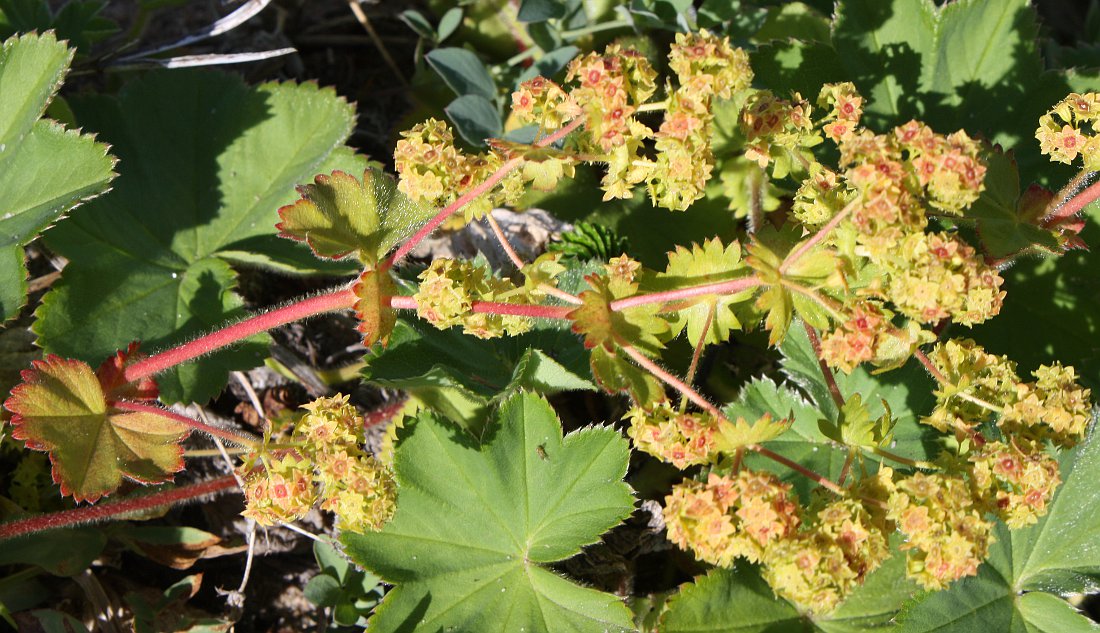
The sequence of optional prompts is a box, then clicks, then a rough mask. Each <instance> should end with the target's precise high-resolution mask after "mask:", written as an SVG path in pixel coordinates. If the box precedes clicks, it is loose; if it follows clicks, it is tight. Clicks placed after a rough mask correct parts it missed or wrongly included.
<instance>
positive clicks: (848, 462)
mask: <svg viewBox="0 0 1100 633" xmlns="http://www.w3.org/2000/svg"><path fill="white" fill-rule="evenodd" d="M855 458H856V449H855V448H849V449H848V456H847V457H845V458H844V465H843V466H841V467H840V476H839V477H837V478H836V485H838V486H843V485H844V480H845V479H847V478H848V471H849V470H850V469H851V468H852V461H853V460H854V459H855Z"/></svg>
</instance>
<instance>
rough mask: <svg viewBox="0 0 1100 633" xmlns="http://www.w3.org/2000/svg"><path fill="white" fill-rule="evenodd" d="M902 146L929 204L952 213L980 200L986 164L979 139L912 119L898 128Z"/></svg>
mask: <svg viewBox="0 0 1100 633" xmlns="http://www.w3.org/2000/svg"><path fill="white" fill-rule="evenodd" d="M894 137H895V139H896V140H897V143H898V146H899V147H901V149H902V150H903V151H904V152H905V153H906V160H907V161H908V164H909V166H910V169H912V171H913V172H914V173H915V174H916V177H917V181H918V182H919V183H920V186H921V187H923V189H924V193H925V196H926V200H927V201H928V204H929V205H930V206H932V207H934V208H936V209H939V210H940V211H943V212H945V213H950V214H952V215H961V214H962V212H963V210H964V209H966V208H967V207H969V206H970V205H971V204H974V202H975V201H976V200H977V199H978V196H979V195H980V194H981V192H982V190H983V189H984V188H985V184H984V181H985V170H986V168H985V165H984V164H983V163H982V162H981V159H980V158H979V152H980V149H981V148H980V146H979V145H978V142H977V141H975V140H974V139H972V138H970V137H969V136H967V135H966V132H964V131H962V130H959V131H957V132H955V133H953V134H950V135H948V136H946V137H945V136H943V135H941V134H936V133H935V132H933V131H932V129H931V128H930V127H928V126H927V125H925V124H923V123H920V122H918V121H909V122H908V123H906V124H905V125H902V126H900V127H897V128H894Z"/></svg>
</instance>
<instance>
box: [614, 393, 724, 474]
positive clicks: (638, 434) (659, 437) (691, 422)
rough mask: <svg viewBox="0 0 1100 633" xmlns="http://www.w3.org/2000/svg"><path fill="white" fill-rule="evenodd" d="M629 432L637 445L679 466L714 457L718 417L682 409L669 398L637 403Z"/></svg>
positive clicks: (698, 462) (699, 462)
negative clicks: (655, 401)
mask: <svg viewBox="0 0 1100 633" xmlns="http://www.w3.org/2000/svg"><path fill="white" fill-rule="evenodd" d="M623 419H629V420H630V428H629V429H628V430H627V433H628V434H629V435H630V438H631V439H632V440H634V447H635V448H637V449H638V450H641V451H644V452H646V453H649V454H650V455H653V456H654V457H657V458H659V459H662V460H664V461H666V462H668V463H670V464H672V465H673V466H675V467H677V468H687V467H688V466H692V465H695V464H705V463H707V462H708V461H710V458H711V456H712V453H713V451H714V435H715V432H716V431H717V428H718V423H717V421H716V420H715V419H714V418H713V417H712V416H710V415H708V414H706V413H681V412H680V411H679V410H677V409H676V408H675V407H674V406H673V405H672V403H670V402H669V401H668V400H662V401H660V402H658V403H656V404H653V405H650V406H648V407H645V408H643V407H637V406H636V407H633V408H631V409H630V411H628V412H627V414H626V415H625V416H624V418H623Z"/></svg>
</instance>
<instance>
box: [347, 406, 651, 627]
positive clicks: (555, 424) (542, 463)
mask: <svg viewBox="0 0 1100 633" xmlns="http://www.w3.org/2000/svg"><path fill="white" fill-rule="evenodd" d="M494 424H495V426H496V428H495V430H494V432H493V433H492V439H491V440H490V441H489V442H488V443H486V444H483V445H480V446H477V445H471V444H470V443H469V442H461V441H456V439H455V435H454V431H453V428H452V427H449V426H448V425H447V424H446V423H444V422H442V421H441V420H439V419H438V418H436V417H434V416H431V415H424V416H421V417H420V418H419V419H418V420H417V421H416V422H415V423H413V424H411V425H409V426H408V427H406V428H408V429H409V433H408V435H406V436H405V437H404V438H403V439H401V440H400V443H399V444H398V447H397V451H396V455H395V458H394V460H395V461H394V466H395V470H396V476H397V481H398V503H397V512H396V513H395V514H394V517H393V519H392V520H391V521H390V523H389V524H387V525H386V527H385V528H384V529H383V530H382V531H381V532H377V533H368V534H362V535H360V534H347V533H345V534H344V536H343V538H342V540H343V542H344V545H345V546H346V547H347V552H348V554H350V555H351V557H352V559H353V560H354V561H355V562H356V563H358V564H360V565H362V566H364V567H366V568H367V569H370V570H372V571H374V572H375V573H377V574H379V575H380V576H381V577H382V578H383V579H384V580H386V581H387V582H391V583H394V584H395V585H396V587H395V588H394V589H393V590H391V591H390V592H389V593H388V594H386V598H385V600H384V602H383V604H382V606H381V607H380V608H379V609H378V610H377V611H375V614H374V616H373V617H372V618H371V621H370V625H369V627H370V628H369V630H371V631H392V630H398V629H400V628H401V625H402V624H403V623H407V622H410V620H414V621H416V622H417V623H418V624H417V626H416V628H417V629H418V630H425V631H436V630H454V631H528V632H529V633H539V632H542V631H577V632H588V631H591V632H593V633H597V632H606V631H630V630H633V627H632V626H631V625H630V612H629V610H628V609H627V608H626V607H625V606H624V605H623V604H622V603H621V602H620V601H619V600H618V598H616V597H615V596H612V595H610V594H605V593H601V592H598V591H595V590H593V589H587V588H583V587H580V586H578V585H575V584H573V583H571V582H569V581H568V580H565V579H563V578H562V577H561V576H559V575H558V574H557V573H555V572H553V571H551V570H549V569H546V568H545V567H544V566H543V565H546V564H549V563H553V562H555V561H559V560H562V559H564V558H567V557H569V556H572V555H574V554H576V553H577V552H579V551H580V549H581V547H583V546H584V545H586V544H589V543H594V542H595V541H597V540H598V539H599V536H600V534H601V533H603V532H604V531H605V530H607V529H608V528H610V527H612V526H613V525H615V524H617V523H618V522H619V521H621V520H622V519H623V518H624V517H626V516H627V515H629V514H630V512H631V510H632V508H633V497H632V495H631V493H630V488H629V487H628V486H627V485H626V484H625V483H623V482H622V477H623V475H624V474H625V473H626V467H627V460H628V454H629V449H628V446H627V443H626V441H625V440H624V439H623V437H622V436H621V435H620V434H619V433H618V432H617V431H615V430H614V429H610V428H587V429H582V430H580V431H576V432H574V433H571V434H570V435H568V436H566V437H564V438H563V437H562V433H561V424H560V422H559V421H558V420H557V418H556V416H555V415H554V411H553V409H551V408H550V405H549V404H547V402H546V401H545V400H543V399H541V398H539V397H537V396H534V395H530V394H519V395H516V396H513V397H512V398H510V399H509V400H508V401H506V402H505V403H504V404H503V406H502V407H501V409H500V412H499V414H498V416H497V419H496V421H495V422H494Z"/></svg>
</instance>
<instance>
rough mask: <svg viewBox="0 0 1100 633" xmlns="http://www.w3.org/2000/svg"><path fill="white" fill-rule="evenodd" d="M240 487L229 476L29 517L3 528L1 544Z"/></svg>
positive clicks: (4, 525) (231, 476)
mask: <svg viewBox="0 0 1100 633" xmlns="http://www.w3.org/2000/svg"><path fill="white" fill-rule="evenodd" d="M236 487H237V480H236V479H235V478H234V476H233V475H225V476H222V477H217V478H215V479H210V480H208V481H203V482H199V483H196V484H190V485H187V486H180V487H179V488H173V489H172V490H165V491H163V492H155V493H153V494H144V495H138V496H134V497H130V498H128V499H121V500H119V501H110V502H106V503H101V504H98V505H94V506H83V507H80V508H76V509H75V510H64V511H61V512H53V513H50V514H40V515H38V516H32V517H27V518H25V519H17V520H15V521H10V522H8V523H3V524H0V541H3V540H6V539H10V538H15V537H17V536H23V535H25V534H35V533H38V532H44V531H46V530H56V529H59V528H66V527H72V526H74V525H83V524H85V523H95V522H97V521H106V520H108V519H111V518H114V517H117V516H122V515H126V514H131V513H134V512H142V511H146V510H151V509H153V508H159V507H163V506H170V505H175V504H177V503H186V502H188V501H194V500H196V499H198V498H200V497H204V496H206V495H212V494H218V493H221V492H225V491H227V490H232V489H234V488H236Z"/></svg>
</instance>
